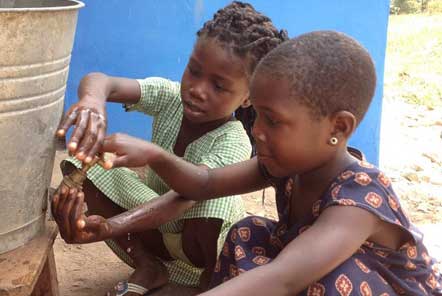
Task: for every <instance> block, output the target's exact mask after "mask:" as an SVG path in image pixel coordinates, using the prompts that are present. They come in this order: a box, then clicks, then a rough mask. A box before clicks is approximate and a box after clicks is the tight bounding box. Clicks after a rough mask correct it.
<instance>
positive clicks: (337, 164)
mask: <svg viewBox="0 0 442 296" xmlns="http://www.w3.org/2000/svg"><path fill="white" fill-rule="evenodd" d="M355 161H356V159H355V158H354V157H353V156H351V155H350V153H348V152H347V148H345V149H343V151H342V152H340V153H338V154H337V155H336V157H334V158H333V159H332V160H331V161H329V162H328V163H327V164H325V165H323V166H322V167H320V168H317V169H315V170H313V171H310V172H308V173H305V174H300V175H296V176H293V177H292V179H293V181H294V184H293V191H292V196H291V198H290V205H289V224H290V225H292V224H293V223H296V222H302V221H306V219H308V217H310V215H311V209H312V206H313V204H314V203H315V202H316V201H317V200H319V199H320V198H321V197H322V196H323V194H324V192H325V191H326V190H327V189H328V187H329V186H330V184H331V182H332V181H333V180H334V179H335V178H336V176H337V175H338V174H339V173H340V172H342V171H343V170H344V169H345V168H346V167H348V166H349V165H350V164H352V163H353V162H355Z"/></svg>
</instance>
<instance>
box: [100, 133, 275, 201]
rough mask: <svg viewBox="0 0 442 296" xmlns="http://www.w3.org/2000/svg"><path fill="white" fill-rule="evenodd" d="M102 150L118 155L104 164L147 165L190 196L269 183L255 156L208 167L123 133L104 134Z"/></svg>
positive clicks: (253, 188) (236, 191)
mask: <svg viewBox="0 0 442 296" xmlns="http://www.w3.org/2000/svg"><path fill="white" fill-rule="evenodd" d="M102 151H103V152H114V153H115V154H116V155H117V157H116V158H115V159H114V160H112V161H110V162H106V164H107V168H110V167H111V166H114V167H115V166H116V167H120V166H128V167H138V166H144V165H149V167H150V168H151V169H153V170H154V171H155V172H156V173H157V174H158V176H160V177H161V179H163V181H164V182H165V183H166V184H168V185H169V187H170V188H172V189H173V190H174V191H176V192H178V193H179V194H181V195H182V196H184V197H186V198H189V199H193V200H206V199H211V198H216V197H222V196H227V195H233V194H240V193H246V192H251V191H256V190H258V189H261V188H264V187H267V186H268V185H269V184H268V181H267V180H266V179H265V178H264V176H263V175H262V174H261V171H260V169H259V166H258V161H257V159H256V158H252V159H250V160H247V161H244V162H240V163H238V164H234V165H229V166H226V167H222V168H217V169H211V170H209V169H208V168H207V167H204V166H197V165H194V164H192V163H189V162H187V161H185V160H182V159H181V158H179V157H177V156H175V155H173V154H171V153H168V152H167V151H165V150H164V149H162V148H161V147H159V146H157V145H155V144H152V143H150V142H146V141H143V140H141V139H137V138H134V137H131V136H128V135H125V134H114V135H110V136H108V137H106V139H105V141H104V144H103V147H102Z"/></svg>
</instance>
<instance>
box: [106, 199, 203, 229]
mask: <svg viewBox="0 0 442 296" xmlns="http://www.w3.org/2000/svg"><path fill="white" fill-rule="evenodd" d="M194 204H195V201H191V200H187V199H184V198H182V197H181V196H180V195H179V194H177V193H176V192H174V191H169V192H167V193H166V194H164V195H162V196H161V197H158V198H155V199H154V200H152V201H150V202H147V203H144V204H142V205H140V206H138V207H136V208H134V209H131V210H128V211H126V212H124V213H121V214H120V215H118V216H115V217H112V218H109V219H108V223H109V225H111V228H112V237H118V236H121V235H125V234H126V233H128V232H142V231H146V230H149V229H157V228H158V227H159V226H160V225H163V224H165V223H167V222H169V221H172V220H174V219H176V218H178V217H180V216H181V215H182V214H183V213H184V212H185V211H186V210H187V209H189V208H191V207H192V206H193V205H194Z"/></svg>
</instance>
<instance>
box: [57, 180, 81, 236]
mask: <svg viewBox="0 0 442 296" xmlns="http://www.w3.org/2000/svg"><path fill="white" fill-rule="evenodd" d="M77 193H78V191H77V189H71V190H70V191H69V195H68V197H67V199H66V202H65V204H64V206H63V209H62V217H61V218H62V220H63V224H64V228H65V233H66V237H67V238H68V240H71V239H72V232H71V228H72V227H71V221H70V213H71V210H72V208H73V206H74V203H75V199H76V196H77Z"/></svg>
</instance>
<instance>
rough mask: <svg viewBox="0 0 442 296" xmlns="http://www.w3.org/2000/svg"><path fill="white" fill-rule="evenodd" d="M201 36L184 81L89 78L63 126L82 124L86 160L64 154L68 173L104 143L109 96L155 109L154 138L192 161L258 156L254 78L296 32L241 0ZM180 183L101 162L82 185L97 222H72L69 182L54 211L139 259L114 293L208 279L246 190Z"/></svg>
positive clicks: (72, 226) (77, 135) (78, 233)
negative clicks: (182, 190) (223, 193)
mask: <svg viewBox="0 0 442 296" xmlns="http://www.w3.org/2000/svg"><path fill="white" fill-rule="evenodd" d="M197 35H198V39H197V41H196V44H195V47H194V49H193V52H192V54H191V56H190V59H189V62H188V64H187V67H186V69H185V71H184V74H183V77H182V80H181V83H177V82H172V81H169V80H167V79H163V78H147V79H143V80H133V79H126V78H119V77H110V76H106V75H104V74H101V73H91V74H89V75H87V76H85V77H84V78H83V79H82V81H81V83H80V86H79V97H80V100H79V102H78V103H76V104H74V105H73V106H72V107H71V108H70V109H69V111H68V113H67V117H66V119H65V120H64V122H63V123H62V125H61V127H60V130H59V131H58V133H59V135H64V134H65V131H66V130H67V129H68V128H69V127H70V126H71V125H73V124H75V126H76V127H75V129H74V132H73V134H72V137H71V139H70V141H69V143H68V149H69V150H70V152H71V153H73V154H74V155H75V157H76V159H74V158H71V159H69V160H68V161H65V162H63V164H62V169H63V172H64V173H65V174H67V173H69V172H70V171H71V170H72V169H73V167H72V164H74V165H76V166H80V165H81V161H83V162H85V163H87V162H90V161H91V160H92V157H93V156H94V155H95V154H96V152H97V151H98V150H99V148H100V146H101V145H102V142H103V138H104V135H105V130H106V116H105V102H106V101H110V102H119V103H124V104H125V106H126V108H127V110H128V111H139V112H143V113H145V114H147V115H150V116H153V119H154V121H153V128H152V130H153V133H152V142H153V143H155V144H157V145H159V146H160V147H162V148H163V149H164V150H166V151H168V152H169V153H173V154H175V155H177V156H179V157H182V158H183V159H185V160H186V161H189V162H191V163H194V164H198V165H200V166H202V167H206V168H216V167H222V166H226V165H229V164H233V163H236V162H240V161H243V160H245V159H247V158H249V157H250V155H251V154H252V146H251V145H250V140H249V137H248V134H250V128H251V125H252V123H253V119H254V112H253V109H252V107H250V103H249V99H248V97H249V91H248V83H249V78H250V76H251V74H252V72H253V70H254V68H255V66H256V64H257V63H258V61H259V60H260V59H261V58H262V57H263V56H264V55H265V54H266V53H267V52H269V51H270V50H271V49H273V48H274V47H276V46H277V45H279V44H280V43H281V42H282V41H284V40H285V39H287V36H286V33H285V32H279V31H278V30H276V28H275V27H274V26H273V24H272V23H271V21H270V19H269V18H267V17H266V16H264V15H262V14H260V13H258V12H257V11H255V10H254V8H253V7H252V6H251V5H249V4H244V3H240V2H233V3H232V4H230V5H228V6H226V7H225V8H223V9H221V10H219V11H218V12H217V13H216V14H215V16H214V18H213V19H212V20H210V21H208V22H206V23H205V24H204V26H203V28H202V29H201V30H200V31H198V33H197ZM244 128H245V129H244ZM117 137H118V140H119V141H124V140H125V139H128V138H127V136H125V135H117ZM139 141H142V140H139ZM170 173H171V174H173V173H174V172H170ZM171 189H173V188H169V186H168V185H167V184H165V183H164V182H163V181H162V180H161V179H160V178H159V177H158V176H157V175H156V174H155V173H154V172H153V171H151V170H149V169H147V170H146V172H145V174H144V177H143V178H139V177H138V175H137V174H136V173H134V172H133V171H131V170H129V169H112V170H108V171H107V170H104V169H103V168H102V167H100V166H98V165H97V166H94V167H93V168H92V169H91V170H89V172H88V180H87V181H86V182H85V184H84V187H83V192H80V193H78V194H79V195H80V196H82V197H83V196H84V199H85V201H86V202H87V206H88V215H89V216H88V218H87V221H88V223H87V225H89V226H90V225H95V226H94V227H92V228H91V227H88V228H87V229H83V230H80V228H81V227H77V226H78V225H77V223H76V221H69V216H70V215H69V213H70V210H71V209H72V204H71V203H70V202H69V198H67V197H68V195H69V194H68V193H67V192H66V189H64V188H62V187H60V188H59V190H58V191H57V193H56V194H55V196H54V200H53V213H54V217H55V219H56V221H57V223H58V225H59V226H60V232H61V235H62V236H63V238H64V239H65V240H66V241H67V242H69V243H87V242H93V241H99V240H107V243H108V244H109V246H110V247H111V248H112V250H114V252H115V253H116V254H117V255H118V256H120V258H122V259H123V260H124V261H125V262H126V263H128V264H130V265H131V266H133V267H134V268H135V271H134V273H133V274H132V276H131V277H130V278H129V280H128V282H122V283H119V284H118V285H117V287H116V291H112V292H111V293H112V294H111V295H140V294H141V295H143V294H145V293H146V292H147V291H148V290H152V289H156V288H159V287H161V286H163V285H165V284H166V283H167V282H174V283H178V284H182V285H186V286H190V287H199V288H201V289H204V288H205V285H206V284H207V280H208V279H210V276H211V273H212V270H213V267H214V265H215V262H216V258H217V255H218V253H219V251H220V246H221V245H222V243H223V242H224V239H225V235H226V233H227V231H228V230H229V228H230V226H231V225H232V224H233V223H235V222H236V221H238V220H239V219H241V218H242V217H243V215H244V209H243V205H242V201H241V198H240V197H239V196H229V197H225V198H221V199H214V200H210V201H204V202H194V201H189V200H186V199H184V198H182V197H180V196H179V195H178V194H177V193H175V192H174V191H173V190H171ZM71 194H77V193H76V192H71Z"/></svg>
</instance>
